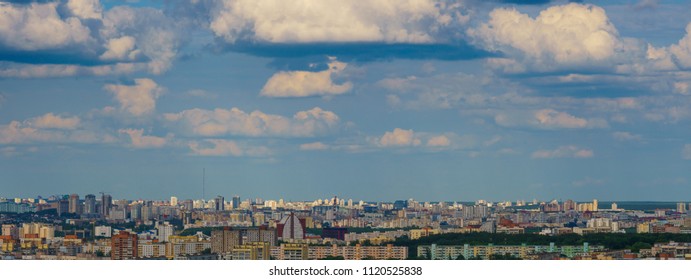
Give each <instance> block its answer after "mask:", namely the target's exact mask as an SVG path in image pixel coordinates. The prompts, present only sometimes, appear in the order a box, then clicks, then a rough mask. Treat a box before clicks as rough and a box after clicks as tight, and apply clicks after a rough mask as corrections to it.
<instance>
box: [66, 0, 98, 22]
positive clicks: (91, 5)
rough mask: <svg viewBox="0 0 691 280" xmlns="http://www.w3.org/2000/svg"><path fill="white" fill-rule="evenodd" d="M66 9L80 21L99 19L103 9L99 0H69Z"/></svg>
mask: <svg viewBox="0 0 691 280" xmlns="http://www.w3.org/2000/svg"><path fill="white" fill-rule="evenodd" d="M67 8H68V9H69V10H70V12H71V13H72V15H74V16H76V17H78V18H81V19H101V17H102V13H103V7H101V3H100V1H99V0H69V1H67Z"/></svg>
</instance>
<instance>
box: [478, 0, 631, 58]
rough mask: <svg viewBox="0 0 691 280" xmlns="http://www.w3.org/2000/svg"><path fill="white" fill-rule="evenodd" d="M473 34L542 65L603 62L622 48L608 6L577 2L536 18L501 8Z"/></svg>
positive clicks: (487, 44)
mask: <svg viewBox="0 0 691 280" xmlns="http://www.w3.org/2000/svg"><path fill="white" fill-rule="evenodd" d="M469 35H470V36H471V37H473V38H474V39H475V40H477V43H478V44H480V45H482V46H484V47H486V48H488V49H491V50H493V51H502V52H506V53H518V54H519V56H517V57H521V56H522V57H525V58H526V61H531V62H527V63H533V64H534V65H535V66H538V67H542V68H551V67H553V66H558V65H587V64H589V63H596V62H602V61H605V60H607V59H609V58H612V57H613V56H614V55H615V54H616V52H617V51H619V50H620V49H621V48H622V43H621V41H620V39H619V35H618V32H617V30H616V28H615V27H614V25H613V24H612V23H611V22H610V21H609V18H608V17H607V14H606V13H605V10H604V9H602V8H600V7H597V6H594V5H585V4H576V3H570V4H567V5H563V6H552V7H549V8H547V9H545V10H543V11H541V12H540V14H539V15H538V16H537V17H536V18H534V19H533V18H531V17H530V16H529V15H527V14H522V13H520V12H518V11H517V10H516V9H514V8H497V9H495V10H493V11H492V12H491V13H490V19H489V21H488V22H487V23H486V24H483V25H482V26H481V27H479V28H476V29H471V30H469ZM508 66H511V65H508ZM511 68H513V69H514V70H520V68H516V66H511Z"/></svg>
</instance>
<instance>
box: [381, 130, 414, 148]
mask: <svg viewBox="0 0 691 280" xmlns="http://www.w3.org/2000/svg"><path fill="white" fill-rule="evenodd" d="M421 143H422V140H420V138H418V137H415V133H414V132H413V130H412V129H407V130H406V129H400V128H395V129H394V130H393V131H387V132H386V133H384V135H383V136H382V137H381V138H379V141H378V144H379V145H380V146H382V147H405V146H419V145H420V144H421Z"/></svg>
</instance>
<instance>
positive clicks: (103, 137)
mask: <svg viewBox="0 0 691 280" xmlns="http://www.w3.org/2000/svg"><path fill="white" fill-rule="evenodd" d="M50 115H52V114H46V115H44V116H42V117H38V118H33V119H29V120H25V121H21V122H20V121H11V122H10V123H9V124H7V125H0V144H26V143H112V142H115V141H116V140H117V139H116V138H115V137H113V136H112V135H109V134H108V133H103V132H97V131H92V130H86V129H75V128H76V127H77V126H78V124H79V122H76V121H75V120H74V119H70V118H67V119H63V118H61V117H57V116H54V115H53V116H50ZM46 116H48V117H46Z"/></svg>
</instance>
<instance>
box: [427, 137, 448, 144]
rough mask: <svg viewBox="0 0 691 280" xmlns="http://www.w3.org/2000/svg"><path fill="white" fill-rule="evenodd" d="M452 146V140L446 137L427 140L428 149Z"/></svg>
mask: <svg viewBox="0 0 691 280" xmlns="http://www.w3.org/2000/svg"><path fill="white" fill-rule="evenodd" d="M450 145H451V140H449V137H446V136H445V135H439V136H434V137H432V138H430V139H429V140H427V147H448V146H450Z"/></svg>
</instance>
